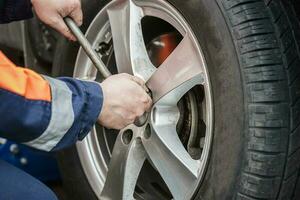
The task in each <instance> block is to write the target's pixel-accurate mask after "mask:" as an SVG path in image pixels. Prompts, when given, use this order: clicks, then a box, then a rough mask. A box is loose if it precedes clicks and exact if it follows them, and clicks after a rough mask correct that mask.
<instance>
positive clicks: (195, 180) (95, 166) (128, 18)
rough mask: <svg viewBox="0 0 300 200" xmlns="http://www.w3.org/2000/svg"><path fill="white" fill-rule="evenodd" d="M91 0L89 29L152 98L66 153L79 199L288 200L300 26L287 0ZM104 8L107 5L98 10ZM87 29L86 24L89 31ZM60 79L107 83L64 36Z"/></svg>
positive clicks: (101, 49) (114, 65)
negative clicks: (134, 117)
mask: <svg viewBox="0 0 300 200" xmlns="http://www.w3.org/2000/svg"><path fill="white" fill-rule="evenodd" d="M103 6H104V4H103V2H102V4H101V3H99V2H96V1H95V2H91V1H89V2H88V1H86V2H83V9H84V11H85V14H86V16H87V18H86V19H85V23H84V26H83V27H82V30H83V31H86V36H87V38H88V40H89V41H90V42H91V43H92V45H93V47H94V49H95V51H97V52H98V54H99V57H101V59H102V60H103V62H105V63H106V65H107V66H108V68H109V69H110V70H111V72H112V73H130V74H134V75H136V76H140V77H141V78H143V79H144V80H145V81H147V85H148V87H149V88H150V89H151V91H152V97H153V100H154V105H153V108H152V110H151V112H150V113H149V114H148V116H147V117H146V120H143V121H141V122H140V123H136V124H133V125H130V126H128V127H127V128H125V129H124V130H121V131H115V130H107V129H105V128H103V127H100V126H98V125H96V126H95V128H94V129H93V130H92V131H91V134H89V136H87V138H86V139H85V140H84V141H83V142H80V143H78V144H77V145H76V147H74V148H72V149H69V150H67V151H65V152H62V153H60V155H59V157H60V166H61V169H62V173H63V177H64V180H65V184H66V185H67V188H68V190H69V191H71V195H72V198H73V199H76V198H77V199H97V198H98V199H113V200H115V199H116V200H119V199H133V198H135V199H147V200H148V199H176V200H183V199H292V198H295V199H297V197H296V196H295V195H296V193H295V191H296V190H295V188H296V183H297V182H298V171H299V156H300V154H299V147H300V135H299V134H300V133H299V122H300V121H299V105H300V101H299V97H300V96H299V90H300V83H299V82H300V76H299V73H300V69H299V61H300V60H299V54H298V38H297V37H296V36H297V33H298V31H299V27H298V24H297V21H295V20H296V18H295V17H294V16H293V14H294V10H293V9H292V7H291V5H290V3H289V1H279V0H271V1H270V0H269V1H263V0H216V1H212V0H189V1H182V0H168V1H164V0H143V1H141V0H116V1H111V2H107V4H106V3H105V6H104V7H103ZM100 9H101V10H100ZM87 27H89V28H88V29H87ZM58 45H60V46H59V47H61V48H58V51H57V52H56V58H55V61H54V69H55V72H58V73H56V75H70V71H71V69H73V66H75V69H74V76H75V77H76V78H80V79H84V80H96V81H99V82H100V81H101V80H102V77H101V75H99V74H98V73H97V71H96V70H95V68H94V67H93V65H92V63H91V62H90V61H89V59H88V58H87V56H86V55H85V53H84V52H83V51H82V50H79V51H78V46H76V45H73V44H71V43H69V42H67V41H66V40H64V39H62V40H61V41H60V42H59V44H58Z"/></svg>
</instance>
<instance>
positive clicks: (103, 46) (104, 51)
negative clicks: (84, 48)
mask: <svg viewBox="0 0 300 200" xmlns="http://www.w3.org/2000/svg"><path fill="white" fill-rule="evenodd" d="M108 51H109V45H108V44H107V43H105V42H101V43H100V44H99V45H98V48H97V49H96V52H97V53H100V54H101V55H107V52H108Z"/></svg>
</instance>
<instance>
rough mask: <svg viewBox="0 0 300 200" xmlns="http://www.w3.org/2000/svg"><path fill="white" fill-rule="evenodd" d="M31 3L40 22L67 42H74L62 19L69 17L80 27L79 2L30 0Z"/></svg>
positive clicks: (74, 0) (78, 0) (80, 11)
mask: <svg viewBox="0 0 300 200" xmlns="http://www.w3.org/2000/svg"><path fill="white" fill-rule="evenodd" d="M31 3H32V5H33V8H34V10H35V12H36V14H37V16H38V17H39V18H40V20H42V21H43V22H44V23H45V24H47V25H49V26H51V27H52V28H54V29H56V30H57V31H58V32H60V33H61V34H63V35H64V36H65V37H67V38H68V39H69V40H73V41H75V40H76V38H75V37H74V35H73V34H72V33H71V32H70V30H69V28H68V27H67V25H66V24H65V22H64V20H63V18H65V17H67V16H69V17H71V18H72V19H73V20H74V21H75V22H76V24H77V25H78V26H81V25H82V10H81V3H80V0H31Z"/></svg>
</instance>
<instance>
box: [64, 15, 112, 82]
mask: <svg viewBox="0 0 300 200" xmlns="http://www.w3.org/2000/svg"><path fill="white" fill-rule="evenodd" d="M64 21H65V23H66V24H67V26H68V27H69V29H70V30H71V32H72V33H73V34H74V36H75V37H76V38H77V41H78V42H79V44H80V45H81V47H82V49H83V50H84V51H85V53H86V55H87V56H88V57H89V58H90V59H91V61H92V62H93V64H94V66H95V67H96V68H97V70H98V71H99V72H100V73H101V74H102V76H103V77H104V78H108V77H109V76H111V73H110V71H109V70H108V69H107V67H106V66H105V64H104V63H103V62H102V60H101V59H100V57H99V56H98V54H97V53H96V52H95V50H94V49H93V47H92V45H91V44H90V42H89V41H88V40H87V39H86V37H85V36H84V34H83V33H82V32H81V30H80V28H79V27H78V26H77V24H76V23H75V22H74V21H73V20H72V19H71V18H69V17H66V18H64Z"/></svg>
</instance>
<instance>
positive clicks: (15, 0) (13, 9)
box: [0, 0, 33, 24]
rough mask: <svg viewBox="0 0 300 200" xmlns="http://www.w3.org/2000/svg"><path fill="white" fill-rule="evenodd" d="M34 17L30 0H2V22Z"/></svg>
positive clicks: (0, 9)
mask: <svg viewBox="0 0 300 200" xmlns="http://www.w3.org/2000/svg"><path fill="white" fill-rule="evenodd" d="M31 17H33V14H32V8H31V1H30V0H0V24H3V23H9V22H12V21H18V20H24V19H29V18H31Z"/></svg>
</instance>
